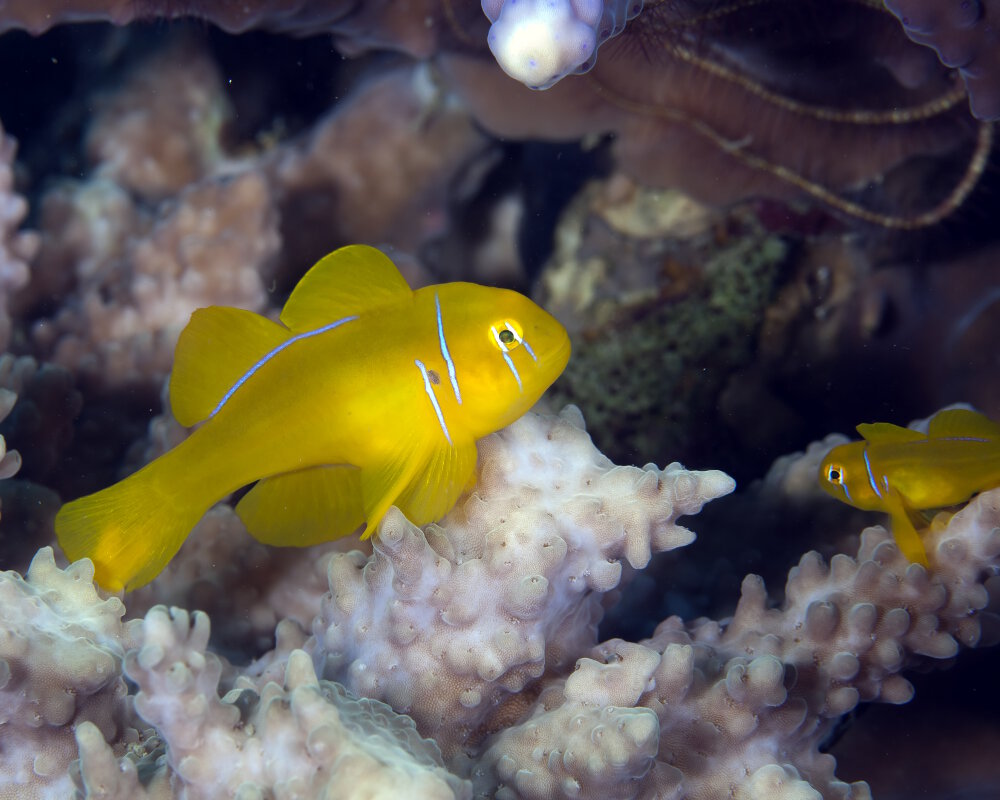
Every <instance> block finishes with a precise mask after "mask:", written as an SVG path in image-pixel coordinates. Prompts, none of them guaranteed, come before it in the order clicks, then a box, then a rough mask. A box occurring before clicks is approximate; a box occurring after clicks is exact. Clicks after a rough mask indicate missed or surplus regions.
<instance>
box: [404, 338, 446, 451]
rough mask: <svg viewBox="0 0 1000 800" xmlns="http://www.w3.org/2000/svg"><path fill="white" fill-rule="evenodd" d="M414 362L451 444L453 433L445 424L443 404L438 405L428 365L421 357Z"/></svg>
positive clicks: (439, 422)
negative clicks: (422, 377)
mask: <svg viewBox="0 0 1000 800" xmlns="http://www.w3.org/2000/svg"><path fill="white" fill-rule="evenodd" d="M413 363H414V364H416V365H417V369H419V370H420V374H421V375H423V376H424V391H425V392H427V396H428V397H429V398H430V401H431V405H432V406H433V407H434V413H435V414H437V418H438V424H439V425H440V426H441V431H442V432H443V433H444V438H445V439H447V440H448V444H451V435H450V434H449V433H448V426H447V425H445V424H444V414H442V413H441V406H439V405H438V400H437V395H435V394H434V387H433V386H431V379H430V377H429V376H428V375H427V367H425V366H424V362H423V361H421V360H420V359H419V358H415V359H414V360H413Z"/></svg>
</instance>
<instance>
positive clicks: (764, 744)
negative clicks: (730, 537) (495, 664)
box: [476, 491, 1000, 798]
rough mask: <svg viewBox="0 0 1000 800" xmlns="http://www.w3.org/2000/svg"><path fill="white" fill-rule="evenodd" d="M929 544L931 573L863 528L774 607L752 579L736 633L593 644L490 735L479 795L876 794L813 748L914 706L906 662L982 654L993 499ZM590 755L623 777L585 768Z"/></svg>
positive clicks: (685, 631) (804, 570) (995, 517)
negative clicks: (851, 545)
mask: <svg viewBox="0 0 1000 800" xmlns="http://www.w3.org/2000/svg"><path fill="white" fill-rule="evenodd" d="M928 543H929V550H930V552H931V561H932V563H931V570H930V573H928V572H927V571H925V570H924V569H923V568H922V567H919V566H916V565H913V564H909V563H908V562H907V561H906V559H905V558H903V557H902V555H901V554H900V553H899V551H898V550H897V548H896V546H895V545H894V544H893V543H892V540H891V537H889V535H888V534H887V533H886V531H885V530H884V529H882V528H871V529H869V530H867V531H865V533H864V534H863V537H862V543H861V547H860V549H859V551H858V555H857V557H856V558H850V557H848V556H845V555H838V556H836V557H835V558H834V559H833V561H832V563H831V564H830V565H829V566H827V565H826V564H824V563H823V562H822V560H821V559H820V558H819V556H818V554H816V553H808V554H806V555H805V556H804V557H803V558H802V561H801V562H800V564H799V565H798V567H796V568H794V569H793V570H792V571H791V573H790V574H789V579H788V585H787V587H786V598H787V599H786V601H785V604H784V605H783V607H782V608H781V609H771V608H769V607H768V603H767V596H766V593H765V591H764V586H763V583H762V581H761V580H760V579H759V578H757V577H755V576H748V577H747V579H746V580H745V581H744V584H743V595H742V597H741V599H740V602H739V605H738V606H737V609H736V613H735V615H734V616H733V618H732V619H731V620H727V621H723V622H722V623H721V624H720V623H717V622H714V621H710V620H700V621H696V622H695V623H694V624H693V625H691V626H690V627H688V626H685V625H684V623H683V622H682V621H681V620H679V619H677V618H671V619H667V620H665V621H664V622H663V623H661V624H660V626H659V627H658V628H657V630H656V632H655V633H654V635H653V637H652V638H651V639H648V640H646V641H643V642H641V643H639V644H629V643H627V642H621V641H619V640H612V641H610V642H605V643H603V644H601V645H599V646H598V647H596V648H595V649H594V650H593V651H592V653H591V656H590V658H585V659H582V660H581V661H580V662H579V663H578V665H577V671H576V672H575V673H573V675H571V676H570V677H569V678H568V679H566V680H565V681H562V682H553V683H552V684H550V685H549V686H547V687H546V689H545V690H544V691H543V692H542V694H541V695H540V696H539V699H538V704H537V706H536V707H535V711H534V713H533V715H531V716H530V717H529V718H528V719H527V720H526V721H524V722H522V723H520V724H518V725H515V726H512V727H510V728H508V729H507V730H505V731H504V732H502V733H500V734H498V735H497V737H495V739H494V740H493V741H492V743H491V745H490V748H489V750H488V751H487V752H486V755H485V756H484V758H483V759H482V762H481V763H482V765H483V768H482V769H481V771H480V772H478V773H476V775H477V781H478V782H479V785H480V786H483V787H486V786H490V785H492V784H493V782H494V781H499V782H500V785H501V786H502V787H503V790H502V793H501V794H500V795H498V796H505V797H508V796H509V797H513V796H517V797H538V798H544V797H577V796H582V797H598V796H606V794H605V793H606V792H608V791H609V787H610V786H611V785H612V776H613V785H614V786H615V787H616V791H617V792H618V793H617V794H615V795H613V796H616V797H653V796H656V797H688V798H714V797H723V796H730V792H735V794H733V795H732V796H735V797H757V796H764V795H760V794H757V793H755V792H756V791H757V790H758V789H761V790H762V789H764V788H766V787H770V788H768V789H767V794H766V796H768V797H772V796H773V797H785V796H788V797H802V798H819V797H823V798H866V797H870V793H869V791H868V787H867V785H866V784H863V783H859V784H853V785H847V784H845V783H842V782H840V781H838V780H837V779H836V778H835V776H834V774H833V768H834V761H833V759H832V758H831V757H830V756H825V755H820V754H819V750H818V748H819V746H820V745H821V744H822V743H823V741H824V740H825V738H826V737H827V736H829V735H830V733H831V732H832V730H833V728H834V726H835V725H836V723H837V720H838V719H839V718H840V717H841V716H842V715H843V714H845V713H847V712H848V711H850V710H851V709H853V708H854V707H855V706H856V705H857V704H858V702H859V701H870V700H876V699H877V700H882V701H884V702H890V703H905V702H906V701H908V700H909V699H910V697H911V696H912V688H911V687H910V684H909V683H908V682H907V681H906V680H905V679H904V678H903V677H902V676H901V675H900V674H899V673H900V671H901V670H902V669H903V668H904V667H905V666H906V665H907V664H909V663H911V662H912V661H914V660H915V659H917V658H921V657H922V658H936V659H942V658H950V657H951V656H953V655H955V653H956V651H957V650H958V647H959V644H963V645H966V646H976V645H977V644H979V643H980V638H981V613H980V612H982V610H983V609H984V608H985V607H986V605H987V602H988V599H989V594H988V592H987V589H986V586H985V585H984V583H983V572H984V570H987V571H994V570H996V569H997V568H998V566H1000V491H993V492H990V493H987V494H985V495H982V496H981V497H979V498H977V499H976V500H975V501H973V503H971V504H970V505H969V506H968V508H966V509H965V510H963V511H962V512H960V513H959V514H958V515H957V516H956V517H955V518H954V519H952V520H951V522H950V523H949V524H948V525H947V527H945V526H944V525H940V526H938V527H937V528H936V530H935V532H934V533H933V534H932V535H931V537H930V540H929V542H928ZM588 734H589V735H588ZM657 734H658V735H657ZM605 748H606V749H605ZM609 754H618V755H619V757H618V758H617V760H615V759H614V758H612V757H611V755H609ZM622 756H627V757H622ZM592 758H596V759H597V762H596V763H609V764H614V765H615V768H616V769H617V770H618V771H614V769H611V768H606V769H604V770H597V771H596V772H595V771H591V770H590V769H589V764H590V763H592V762H591V761H590V759H592ZM755 786H756V787H757V788H756V789H755ZM477 788H478V787H477ZM779 789H780V791H779Z"/></svg>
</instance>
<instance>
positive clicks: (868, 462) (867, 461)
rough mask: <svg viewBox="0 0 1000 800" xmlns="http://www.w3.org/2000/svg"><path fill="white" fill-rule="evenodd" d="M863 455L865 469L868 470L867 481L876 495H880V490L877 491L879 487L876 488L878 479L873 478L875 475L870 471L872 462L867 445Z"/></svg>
mask: <svg viewBox="0 0 1000 800" xmlns="http://www.w3.org/2000/svg"><path fill="white" fill-rule="evenodd" d="M863 455H864V458H865V469H867V470H868V482H869V483H870V484H871V487H872V489H873V490H874V491H875V494H876V496H878V497H881V496H882V492H880V491H879V489H878V481H876V480H875V475H874V473H873V472H872V462H871V459H870V458H869V457H868V448H867V447H865V451H864V454H863ZM887 488H888V487H887Z"/></svg>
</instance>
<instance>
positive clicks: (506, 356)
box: [500, 350, 524, 394]
mask: <svg viewBox="0 0 1000 800" xmlns="http://www.w3.org/2000/svg"><path fill="white" fill-rule="evenodd" d="M500 355H502V356H503V360H504V361H506V362H507V366H508V367H510V371H511V372H513V373H514V380H515V381H517V390H518V391H519V392H521V393H522V394H523V393H524V387H523V386H522V385H521V376H520V375H518V374H517V367H515V366H514V362H513V361H511V360H510V354H509V353H508V352H507V351H506V350H505V351H503V352H501V353H500Z"/></svg>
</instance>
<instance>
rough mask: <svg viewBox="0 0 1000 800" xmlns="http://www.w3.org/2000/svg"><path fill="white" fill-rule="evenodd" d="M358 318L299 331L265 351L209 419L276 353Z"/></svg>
mask: <svg viewBox="0 0 1000 800" xmlns="http://www.w3.org/2000/svg"><path fill="white" fill-rule="evenodd" d="M357 318H358V317H357V315H355V316H353V317H344V318H343V319H338V320H334V321H333V322H329V323H327V324H326V325H323V326H321V327H319V328H316V330H312V331H305V332H304V333H297V334H295V336H293V337H292V338H290V339H287V340H286V341H284V342H282V343H281V344H279V345H278V346H277V347H275V348H274V349H273V350H271V351H269V352H267V353H265V354H264V355H262V356H261V357H260V358H259V359H258V360H257V363H256V364H254V365H253V366H252V367H250V369H248V370H247V371H246V372H244V373H243V374H242V375H241V376H240V379H239V380H238V381H236V383H234V384H233V385H232V386H230V387H229V391H227V392H226V393H225V394H224V395H222V399H221V400H220V401H219V402H218V404H217V405H216V406H215V408H214V409H213V410H212V413H211V414H209V415H208V419H211V418H212V417H214V416H215V415H216V414H218V413H219V412H220V411H221V410H222V407H223V406H224V405H225V404H226V403H228V402H229V398H231V397H232V396H233V395H234V394H235V393H236V390H237V389H239V388H240V387H241V386H242V385H243V384H244V383H246V382H247V381H248V380H249V379H250V378H251V376H252V375H253V374H254V373H255V372H256V371H257V370H259V369H260V368H261V367H263V366H264V365H265V364H266V363H267V362H268V361H270V360H271V359H272V358H274V357H275V356H276V355H278V353H281V352H282V351H284V350H286V349H287V348H289V347H291V346H292V345H293V344H295V342H300V341H302V340H303V339H309V338H311V337H313V336H319V334H321V333H326V332H328V331H332V330H333V329H334V328H339V327H340V326H341V325H343V324H344V323H345V322H353V321H354V320H356V319H357Z"/></svg>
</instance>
